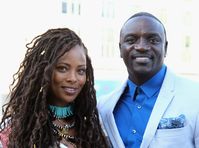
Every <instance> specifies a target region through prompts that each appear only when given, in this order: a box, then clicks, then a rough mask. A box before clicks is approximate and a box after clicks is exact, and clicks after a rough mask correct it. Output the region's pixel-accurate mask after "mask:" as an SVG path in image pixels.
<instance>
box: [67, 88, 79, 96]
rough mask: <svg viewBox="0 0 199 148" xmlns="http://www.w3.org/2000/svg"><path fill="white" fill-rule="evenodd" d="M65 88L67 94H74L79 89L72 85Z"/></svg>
mask: <svg viewBox="0 0 199 148" xmlns="http://www.w3.org/2000/svg"><path fill="white" fill-rule="evenodd" d="M63 90H64V92H65V93H66V94H67V95H74V94H75V93H76V92H77V90H78V89H77V88H72V87H63Z"/></svg>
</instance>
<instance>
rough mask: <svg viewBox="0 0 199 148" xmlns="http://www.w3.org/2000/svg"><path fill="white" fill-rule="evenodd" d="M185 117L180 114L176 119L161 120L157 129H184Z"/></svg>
mask: <svg viewBox="0 0 199 148" xmlns="http://www.w3.org/2000/svg"><path fill="white" fill-rule="evenodd" d="M184 123H185V115H183V114H181V115H179V116H178V117H172V118H162V119H161V120H160V123H159V125H158V129H173V128H181V127H184Z"/></svg>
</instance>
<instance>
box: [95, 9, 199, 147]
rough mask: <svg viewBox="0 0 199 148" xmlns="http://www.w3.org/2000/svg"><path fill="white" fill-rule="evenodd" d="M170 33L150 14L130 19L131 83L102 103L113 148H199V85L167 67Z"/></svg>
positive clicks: (125, 38)
mask: <svg viewBox="0 0 199 148" xmlns="http://www.w3.org/2000/svg"><path fill="white" fill-rule="evenodd" d="M167 44H168V42H167V37H166V31H165V28H164V26H163V24H162V23H161V21H160V20H159V19H158V18H156V17H155V16H153V15H152V14H150V13H146V12H140V13H137V14H135V15H133V16H132V17H130V18H129V19H128V20H127V21H126V22H125V23H124V25H123V27H122V29H121V32H120V42H119V47H120V56H121V58H123V61H124V63H125V65H126V68H127V71H128V79H127V81H125V83H124V84H123V85H122V86H121V87H120V88H118V89H117V90H116V91H114V92H113V93H111V94H109V95H107V96H104V97H103V98H99V99H98V100H99V102H98V109H99V112H100V114H101V117H102V121H103V123H104V127H105V129H106V131H107V133H108V135H109V137H110V140H111V142H112V145H113V147H114V148H124V147H125V148H199V84H198V83H196V82H192V81H191V80H186V79H185V78H181V77H179V76H176V75H175V74H174V73H172V72H171V71H170V70H169V69H168V68H167V66H166V65H165V64H164V58H165V57H166V52H167Z"/></svg>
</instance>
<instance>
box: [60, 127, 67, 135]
mask: <svg viewBox="0 0 199 148" xmlns="http://www.w3.org/2000/svg"><path fill="white" fill-rule="evenodd" d="M68 131H69V129H68V128H63V129H62V130H61V133H62V134H63V135H68Z"/></svg>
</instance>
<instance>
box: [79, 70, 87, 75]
mask: <svg viewBox="0 0 199 148" xmlns="http://www.w3.org/2000/svg"><path fill="white" fill-rule="evenodd" d="M78 73H79V74H80V75H84V74H86V69H79V70H78Z"/></svg>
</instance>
